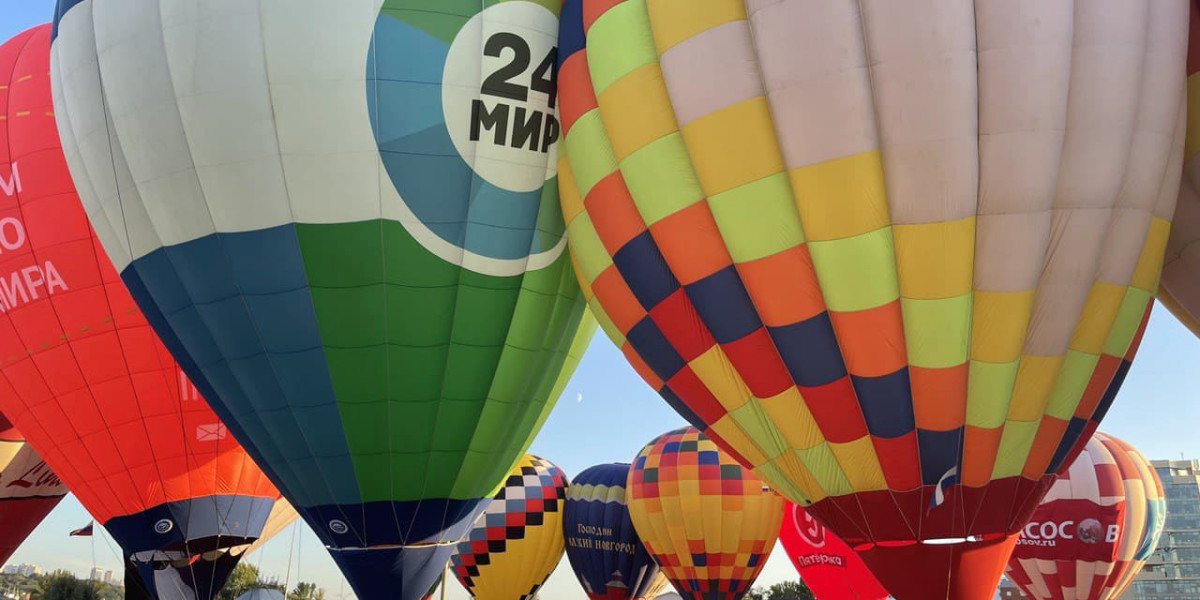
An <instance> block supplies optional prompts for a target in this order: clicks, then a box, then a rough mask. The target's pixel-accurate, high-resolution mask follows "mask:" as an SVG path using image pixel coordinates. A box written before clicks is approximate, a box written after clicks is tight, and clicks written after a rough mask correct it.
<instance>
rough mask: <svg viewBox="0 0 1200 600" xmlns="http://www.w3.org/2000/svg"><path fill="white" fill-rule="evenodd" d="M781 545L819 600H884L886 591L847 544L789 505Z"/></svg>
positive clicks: (807, 515) (786, 508)
mask: <svg viewBox="0 0 1200 600" xmlns="http://www.w3.org/2000/svg"><path fill="white" fill-rule="evenodd" d="M779 543H780V544H782V545H783V550H784V551H785V552H787V555H788V558H790V559H792V564H793V565H795V567H796V572H797V573H799V574H800V579H803V580H804V583H805V584H806V585H807V586H808V589H810V590H812V593H813V595H815V596H816V598H817V600H842V599H845V600H883V599H884V598H887V597H888V593H887V590H885V589H883V586H882V585H880V584H879V581H877V580H876V579H875V576H874V575H872V574H871V571H870V570H869V569H867V565H866V564H864V563H863V561H862V559H861V558H859V557H858V554H855V552H854V550H851V549H850V546H847V545H846V542H843V541H842V540H840V539H838V537H837V536H836V535H834V534H833V532H831V531H829V529H827V528H826V527H825V526H824V525H822V524H821V523H820V522H819V521H817V520H816V519H814V518H812V515H809V514H808V513H807V512H805V511H804V509H803V508H802V507H800V506H797V505H796V504H793V503H791V502H788V503H786V504H785V507H784V511H783V525H782V526H781V527H780V529H779Z"/></svg>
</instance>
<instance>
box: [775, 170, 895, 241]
mask: <svg viewBox="0 0 1200 600" xmlns="http://www.w3.org/2000/svg"><path fill="white" fill-rule="evenodd" d="M788 176H789V178H790V179H791V181H792V192H793V194H794V196H795V197H796V207H797V208H798V209H799V210H800V222H801V223H802V224H803V225H804V235H805V237H806V238H808V239H809V241H824V240H836V239H841V238H848V237H851V236H855V235H859V234H862V233H866V232H868V231H874V230H876V229H879V228H881V227H884V226H886V225H887V224H888V223H889V220H890V217H889V215H888V206H887V190H886V188H885V187H884V183H883V163H882V162H881V159H880V157H879V151H878V150H871V151H868V152H862V153H859V154H853V155H850V156H845V157H842V158H835V159H833V160H827V161H825V162H820V163H816V164H813V165H808V166H804V167H796V168H794V169H791V170H789V171H788Z"/></svg>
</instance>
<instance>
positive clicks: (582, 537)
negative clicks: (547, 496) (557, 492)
mask: <svg viewBox="0 0 1200 600" xmlns="http://www.w3.org/2000/svg"><path fill="white" fill-rule="evenodd" d="M629 469H630V466H629V465H628V464H625V463H613V464H605V465H596V466H594V467H589V468H587V469H585V470H583V472H581V473H579V475H577V476H575V478H574V479H573V480H572V481H571V487H570V488H569V489H568V490H567V502H566V508H565V510H564V512H563V535H564V537H565V539H566V552H567V558H568V559H569V560H570V562H571V568H572V569H574V571H575V577H576V578H577V579H579V583H580V585H582V586H583V589H584V591H585V592H587V595H588V598H590V599H591V600H635V599H642V598H647V599H648V598H653V597H654V596H655V595H657V594H658V592H659V591H660V590H661V589H662V587H663V585H664V584H665V583H666V580H665V578H664V576H663V575H662V574H661V572H660V571H659V568H658V565H657V564H655V562H654V560H653V559H652V558H651V557H650V554H649V552H648V551H647V550H646V548H645V546H644V545H643V544H642V540H641V538H640V537H638V534H637V531H636V530H635V529H634V527H633V520H632V519H631V518H630V516H629V508H628V506H627V504H626V500H625V497H626V493H625V482H626V480H627V479H628V476H629Z"/></svg>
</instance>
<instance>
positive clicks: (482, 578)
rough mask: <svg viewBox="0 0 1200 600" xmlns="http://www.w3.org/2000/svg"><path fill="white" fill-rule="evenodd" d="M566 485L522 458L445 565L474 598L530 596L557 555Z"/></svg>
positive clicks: (560, 476)
mask: <svg viewBox="0 0 1200 600" xmlns="http://www.w3.org/2000/svg"><path fill="white" fill-rule="evenodd" d="M569 485H570V482H569V481H568V480H567V476H566V475H565V474H564V473H563V471H562V469H559V468H558V467H557V466H555V465H554V464H553V463H551V462H550V461H548V460H546V459H543V458H539V457H537V456H533V455H530V454H526V455H525V458H523V459H522V460H521V462H520V463H519V464H518V465H517V466H516V468H514V469H513V470H512V471H511V472H510V473H509V475H508V479H506V480H505V481H504V486H503V487H501V488H500V491H499V492H497V493H496V495H495V496H494V497H493V498H492V501H491V503H490V504H488V507H487V509H486V510H485V511H484V513H483V514H482V515H480V516H479V519H478V520H477V521H476V522H475V526H474V527H473V528H472V529H471V531H470V532H469V533H468V534H467V538H466V539H465V540H463V541H462V542H460V543H459V544H458V548H457V549H456V550H455V553H454V556H453V557H452V558H451V561H450V564H451V567H452V568H453V570H454V576H455V577H457V578H458V581H459V582H460V583H462V585H463V587H465V588H467V591H468V592H470V593H471V595H472V596H473V597H475V598H476V599H477V600H525V599H527V598H532V597H533V596H534V595H535V594H537V591H538V589H539V588H541V586H542V584H543V583H544V582H545V581H546V577H549V576H550V572H551V571H553V570H554V567H555V566H556V565H557V564H558V561H559V559H560V558H561V557H562V553H563V538H562V508H563V502H564V501H565V500H566V497H567V487H568V486H569Z"/></svg>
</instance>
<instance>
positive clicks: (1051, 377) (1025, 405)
mask: <svg viewBox="0 0 1200 600" xmlns="http://www.w3.org/2000/svg"><path fill="white" fill-rule="evenodd" d="M1064 360H1065V357H1063V356H1030V355H1024V356H1022V357H1021V362H1020V363H1019V364H1018V365H1017V380H1016V382H1015V383H1013V393H1012V400H1011V401H1010V402H1009V409H1008V411H1009V413H1010V414H1013V415H1021V416H1033V415H1037V416H1038V417H1040V416H1041V414H1042V413H1043V412H1045V410H1046V404H1047V403H1048V402H1049V401H1050V392H1051V391H1053V390H1054V383H1055V381H1056V380H1057V379H1058V373H1059V371H1061V370H1062V366H1063V361H1064Z"/></svg>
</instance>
